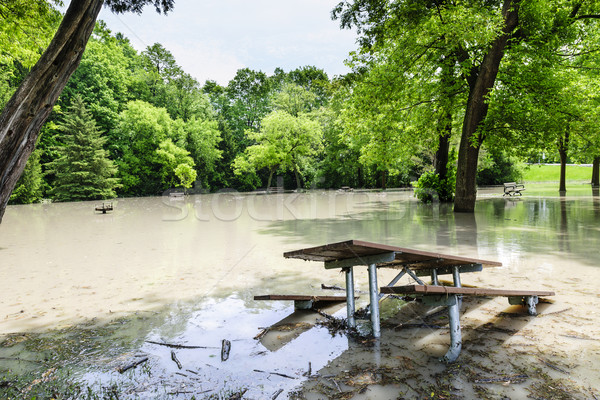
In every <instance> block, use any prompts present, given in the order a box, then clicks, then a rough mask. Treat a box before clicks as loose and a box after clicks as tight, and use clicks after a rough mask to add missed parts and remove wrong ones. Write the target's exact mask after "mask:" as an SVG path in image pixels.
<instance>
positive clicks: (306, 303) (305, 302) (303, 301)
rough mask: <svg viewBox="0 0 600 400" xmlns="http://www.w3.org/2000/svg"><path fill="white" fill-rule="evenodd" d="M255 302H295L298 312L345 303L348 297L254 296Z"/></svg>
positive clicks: (303, 295) (304, 295) (302, 295)
mask: <svg viewBox="0 0 600 400" xmlns="http://www.w3.org/2000/svg"><path fill="white" fill-rule="evenodd" d="M355 297H358V296H355ZM254 300H283V301H293V302H294V308H295V309H296V310H308V309H311V308H319V306H320V305H324V304H328V303H344V302H346V296H320V295H318V296H311V295H307V294H265V295H259V296H254Z"/></svg>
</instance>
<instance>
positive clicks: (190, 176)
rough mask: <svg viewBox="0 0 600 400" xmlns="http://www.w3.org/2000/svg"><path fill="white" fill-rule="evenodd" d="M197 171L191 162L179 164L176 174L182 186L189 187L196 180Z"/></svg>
mask: <svg viewBox="0 0 600 400" xmlns="http://www.w3.org/2000/svg"><path fill="white" fill-rule="evenodd" d="M196 175H197V174H196V171H194V169H193V168H192V167H191V166H190V165H189V164H179V165H178V166H177V168H175V176H176V177H177V179H179V184H180V185H181V187H183V188H186V189H189V188H191V187H192V184H193V183H194V182H195V181H196Z"/></svg>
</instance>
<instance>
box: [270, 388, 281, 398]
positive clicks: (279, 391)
mask: <svg viewBox="0 0 600 400" xmlns="http://www.w3.org/2000/svg"><path fill="white" fill-rule="evenodd" d="M281 392H283V389H279V390H278V391H276V392H275V394H273V397H271V400H275V399H276V398H277V396H279V395H280V394H281Z"/></svg>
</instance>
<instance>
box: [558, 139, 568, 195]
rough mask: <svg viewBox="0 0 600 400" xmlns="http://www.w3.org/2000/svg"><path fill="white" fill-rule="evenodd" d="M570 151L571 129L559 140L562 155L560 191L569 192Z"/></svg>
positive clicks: (559, 151) (559, 153) (560, 154)
mask: <svg viewBox="0 0 600 400" xmlns="http://www.w3.org/2000/svg"><path fill="white" fill-rule="evenodd" d="M568 151H569V131H568V130H567V131H566V132H565V135H564V136H563V137H561V138H560V139H559V140H558V155H559V156H560V181H559V186H558V191H559V192H560V193H563V194H564V193H566V192H567V152H568Z"/></svg>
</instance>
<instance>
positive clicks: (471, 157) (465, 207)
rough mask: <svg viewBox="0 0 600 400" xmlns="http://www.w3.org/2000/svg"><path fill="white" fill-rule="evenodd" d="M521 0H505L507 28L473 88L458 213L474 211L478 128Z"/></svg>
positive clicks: (463, 142)
mask: <svg viewBox="0 0 600 400" xmlns="http://www.w3.org/2000/svg"><path fill="white" fill-rule="evenodd" d="M519 3H520V0H505V1H504V5H503V7H502V15H503V16H504V28H503V29H502V34H501V35H500V36H498V38H496V40H495V41H494V42H493V43H492V45H491V47H490V48H489V50H488V52H487V53H486V55H485V56H484V57H483V61H482V63H481V66H480V68H479V72H478V74H477V78H476V79H475V80H474V81H473V83H472V84H471V87H470V91H469V99H468V101H467V108H466V112H465V119H464V122H463V128H462V136H461V139H460V147H459V149H458V168H457V170H456V197H455V198H454V211H455V212H473V211H474V210H475V199H476V197H477V184H476V177H477V162H478V158H479V148H480V147H481V143H482V138H481V137H478V129H479V127H480V125H481V123H482V122H483V121H484V120H485V118H486V116H487V112H488V103H487V100H486V97H487V96H488V94H489V93H490V91H491V90H492V88H493V87H494V83H495V82H496V76H497V75H498V70H499V68H500V62H501V61H502V57H503V56H504V49H505V48H506V44H507V42H508V39H509V38H510V36H511V33H512V32H513V31H514V30H515V29H516V27H517V24H518V11H519Z"/></svg>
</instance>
